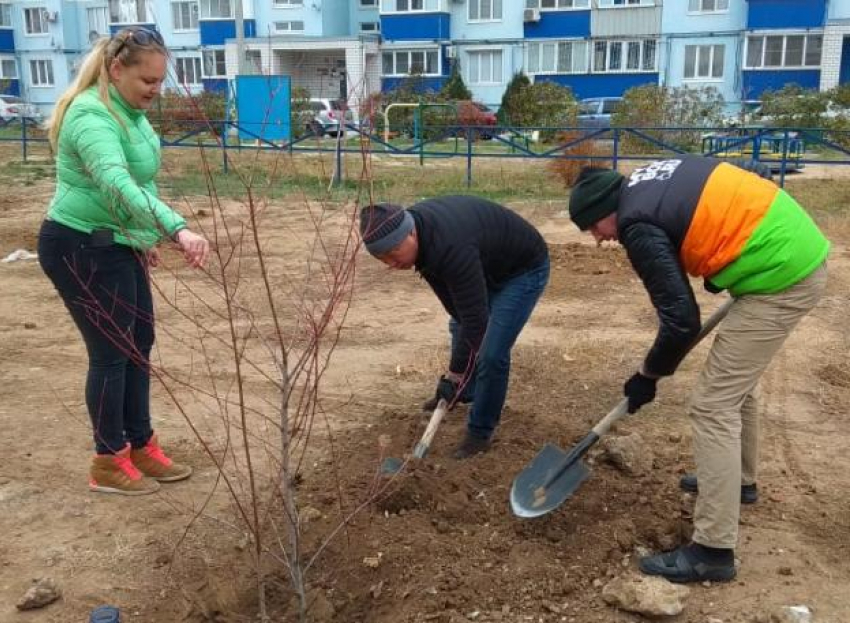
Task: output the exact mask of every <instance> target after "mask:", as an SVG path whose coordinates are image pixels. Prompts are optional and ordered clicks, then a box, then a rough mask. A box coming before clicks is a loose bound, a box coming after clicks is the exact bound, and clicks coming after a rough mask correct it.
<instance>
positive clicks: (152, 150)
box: [47, 86, 186, 249]
mask: <svg viewBox="0 0 850 623" xmlns="http://www.w3.org/2000/svg"><path fill="white" fill-rule="evenodd" d="M109 94H110V98H111V104H112V110H113V111H114V113H115V114H113V113H112V112H111V111H110V110H109V109H108V108H107V107H106V105H105V104H104V103H103V101H102V100H101V99H100V96H99V94H98V91H97V87H91V88H89V89H87V90H85V91H83V92H82V93H80V95H78V96H77V97H76V98H74V101H73V102H72V103H71V105H70V106H69V107H68V110H67V111H66V113H65V118H64V119H63V121H62V128H61V129H60V132H59V141H58V143H59V144H58V148H57V154H56V194H55V195H54V196H53V201H51V203H50V208H49V210H48V213H47V217H48V218H50V219H52V220H54V221H56V222H58V223H62V224H63V225H66V226H68V227H70V228H72V229H76V230H78V231H82V232H85V233H90V232H91V231H92V230H94V229H111V230H113V231H114V232H115V241H116V242H118V243H120V244H125V245H129V246H131V247H135V248H137V249H148V248H150V247H152V246H154V245H155V244H156V243H157V242H159V241H160V239H161V238H162V237H163V236H164V235H169V236H170V235H172V234H174V233H175V232H176V231H177V230H179V229H182V228H183V227H185V226H186V222H185V220H184V219H183V217H182V216H180V215H179V214H177V213H176V212H175V211H174V210H172V209H171V208H169V207H168V206H167V205H166V204H164V203H163V202H162V201H160V200H159V198H158V197H157V189H156V184H155V183H154V177H155V176H156V174H157V172H158V171H159V166H160V161H161V159H160V146H159V137H158V136H157V135H156V133H155V132H154V130H153V128H152V127H151V124H150V123H149V122H148V119H147V117H146V116H145V113H144V111H142V110H138V109H135V108H132V107H130V105H129V104H127V102H125V101H124V99H123V98H122V97H121V96H120V95H119V94H118V92H117V91H116V90H115V88H114V87H112V86H110V87H109ZM116 115H117V117H118V119H120V120H121V122H119V121H118V119H116Z"/></svg>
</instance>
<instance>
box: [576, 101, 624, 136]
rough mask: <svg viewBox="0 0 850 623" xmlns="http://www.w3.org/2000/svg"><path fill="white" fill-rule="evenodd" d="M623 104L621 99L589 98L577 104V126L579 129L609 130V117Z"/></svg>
mask: <svg viewBox="0 0 850 623" xmlns="http://www.w3.org/2000/svg"><path fill="white" fill-rule="evenodd" d="M622 103H623V98H622V97H590V98H587V99H583V100H581V101H580V102H579V104H578V126H579V127H580V128H593V129H600V128H610V127H611V115H613V114H614V113H615V112H617V108H618V107H619V106H620V104H622Z"/></svg>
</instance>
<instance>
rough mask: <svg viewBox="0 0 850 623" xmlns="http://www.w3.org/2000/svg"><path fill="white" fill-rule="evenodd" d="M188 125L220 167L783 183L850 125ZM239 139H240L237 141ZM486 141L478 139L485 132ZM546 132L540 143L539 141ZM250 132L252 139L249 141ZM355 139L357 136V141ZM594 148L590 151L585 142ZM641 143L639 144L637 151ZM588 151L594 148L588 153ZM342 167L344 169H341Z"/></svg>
mask: <svg viewBox="0 0 850 623" xmlns="http://www.w3.org/2000/svg"><path fill="white" fill-rule="evenodd" d="M181 127H183V131H181V132H178V133H176V134H175V135H173V136H163V137H162V138H161V141H162V146H163V148H172V147H182V148H186V147H194V148H197V147H198V146H199V145H201V146H203V147H204V148H206V149H218V150H220V151H221V161H222V168H223V170H224V172H225V173H226V172H227V171H228V168H229V164H228V152H230V151H231V150H234V149H235V150H245V149H251V150H256V149H260V150H268V151H286V152H288V153H290V154H295V153H333V154H335V155H336V158H337V164H338V165H339V164H340V162H341V159H342V157H343V156H344V155H345V154H354V153H358V154H359V153H362V152H363V150H364V149H366V150H370V151H372V153H382V154H386V155H391V156H398V157H405V156H409V157H416V158H417V159H418V161H419V164H420V165H424V164H425V162H426V160H427V159H429V158H462V159H463V160H464V161H465V164H466V183H467V186H471V185H472V182H473V162H474V160H475V159H477V158H525V159H531V160H553V159H567V160H581V161H590V162H600V163H607V164H610V166H611V167H612V168H614V169H618V168H619V167H620V165H621V163H623V162H628V161H647V160H652V159H656V158H664V157H669V156H670V155H671V154H684V153H702V154H703V155H706V156H714V157H719V158H741V157H744V158H751V159H753V160H760V161H763V162H765V163H768V164H769V165H770V166H771V168H772V169H773V170H774V171H775V172H776V173H777V174H778V180H777V181H778V183H779V184H780V185H781V186H784V184H785V179H786V175H787V174H788V173H789V172H791V171H797V170H800V169H802V168H803V167H805V165H806V164H825V165H848V164H850V149H848V147H847V146H850V131H836V130H826V129H812V128H763V127H742V128H735V129H729V128H705V127H629V128H625V127H622V128H599V129H588V128H556V127H507V126H499V127H494V126H468V125H463V126H460V125H435V126H424V125H417V126H416V127H411V128H396V132H393V133H392V138H389V135H388V134H384V133H380V132H372V131H371V130H372V128H369V127H365V126H358V125H355V124H347V125H346V126H345V130H346V132H343V133H342V134H343V135H344V136H338V137H337V139H336V140H333V139H327V138H323V137H318V136H316V135H313V134H309V133H308V134H306V135H304V136H301V137H298V138H295V139H293V140H289V141H282V142H275V141H272V140H269V139H268V138H265V137H264V135H265V133H264V132H263V129H262V128H260V127H252V126H251V125H250V124H241V125H240V124H239V123H238V122H235V121H230V120H225V121H208V120H199V121H194V122H193V121H188V122H181ZM234 135H238V137H242V138H243V140H240V139H239V138H237V136H234ZM482 136H484V137H487V138H488V139H489V140H480V137H482ZM540 136H546V137H549V139H550V140H548V141H546V142H543V141H540V140H535V139H537V138H539V137H540ZM244 137H247V138H248V142H246V141H245V140H244ZM352 138H353V139H354V140H352ZM0 142H17V143H19V144H20V146H21V157H22V159H23V160H24V161H26V160H27V159H28V157H29V154H30V150H31V149H32V147H33V145H39V144H42V145H43V144H45V143H47V139H46V138H45V136H44V132H43V131H42V130H40V129H39V128H38V126H37V125H36V124H34V122H32V121H29V120H27V119H22V120H12V121H5V122H4V121H0ZM583 145H584V146H588V145H589V146H590V149H587V148H584V149H583V148H582V146H583ZM636 146H637V149H636ZM588 152H590V153H588ZM337 170H338V171H339V170H341V167H339V166H338V167H337Z"/></svg>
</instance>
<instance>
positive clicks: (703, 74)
mask: <svg viewBox="0 0 850 623" xmlns="http://www.w3.org/2000/svg"><path fill="white" fill-rule="evenodd" d="M725 51H726V46H724V45H686V46H685V74H684V75H685V80H716V79H720V78H723V57H724V56H725Z"/></svg>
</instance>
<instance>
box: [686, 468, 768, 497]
mask: <svg viewBox="0 0 850 623" xmlns="http://www.w3.org/2000/svg"><path fill="white" fill-rule="evenodd" d="M679 488H680V489H681V490H682V491H687V492H688V493H699V484H698V483H697V477H696V474H685V475H684V476H682V478H681V479H680V480H679ZM758 500H759V490H758V487H757V486H756V484H755V483H753V484H751V485H741V504H755V503H756V502H758Z"/></svg>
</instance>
